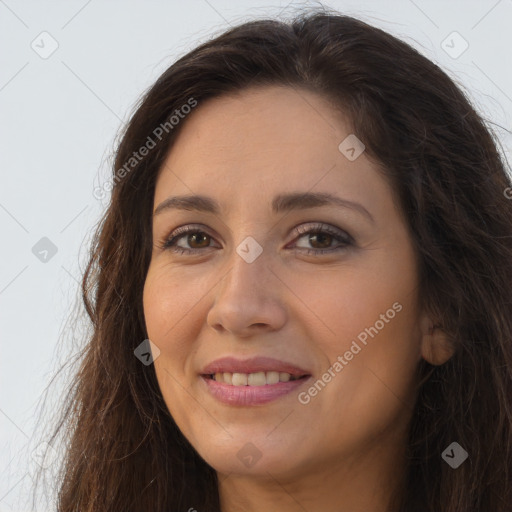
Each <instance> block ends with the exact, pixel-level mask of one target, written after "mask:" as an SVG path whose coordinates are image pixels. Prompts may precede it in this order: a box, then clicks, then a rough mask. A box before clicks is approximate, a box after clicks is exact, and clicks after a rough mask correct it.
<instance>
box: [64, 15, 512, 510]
mask: <svg viewBox="0 0 512 512" xmlns="http://www.w3.org/2000/svg"><path fill="white" fill-rule="evenodd" d="M508 187H510V180H509V178H508V177H507V175H506V172H505V165H504V162H503V161H502V159H501V158H500V155H499V153H498V151H497V149H496V145H495V141H494V139H493V136H492V135H491V133H490V132H489V131H488V129H487V128H486V126H485V125H484V122H483V121H482V119H481V117H480V116H479V115H478V114H477V113H476V112H475V110H474V109H473V107H472V106H471V105H470V103H469V101H468V100H467V99H466V97H465V96H464V94H463V93H462V92H461V91H460V90H459V89H458V88H457V87H456V86H455V85H454V83H453V82H452V81H451V80H450V79H449V78H448V77H447V75H446V74H445V73H444V72H443V71H441V70H440V69H439V68H438V67H437V66H436V65H434V64H433V63H431V62H430V61H429V60H427V59H426V58H424V57H423V56H421V55H420V54H419V53H418V52H417V51H416V50H414V49H412V48H411V47H410V46H408V45H407V44H405V43H403V42H401V41H399V40H398V39H396V38H394V37H392V36H391V35H389V34H387V33H385V32H383V31H382V30H380V29H377V28H374V27H371V26H369V25H367V24H365V23H363V22H361V21H359V20H356V19H354V18H351V17H348V16H341V15H337V14H327V13H325V12H323V13H314V12H313V13H310V14H304V15H303V16H301V17H299V18H297V19H296V20H295V21H293V22H292V23H289V24H286V23H281V22H277V21H272V20H268V21H257V22H251V23H246V24H243V25H241V26H238V27H235V28H232V29H230V30H229V31H227V32H226V33H224V34H222V35H220V36H219V37H217V38H215V39H213V40H212V41H210V42H207V43H205V44H203V45H201V46H200V47H198V48H196V49H195V50H193V51H191V52H190V53H189V54H187V55H185V56H184V57H182V58H181V59H179V60H178V61H177V62H176V63H174V64H173V65H172V66H171V67H170V68H169V69H168V70H167V71H166V72H165V73H164V74H163V75H162V76H161V77H160V78H159V79H158V80H157V82H156V83H155V84H154V85H153V87H151V89H150V90H149V91H148V92H147V94H146V95H145V96H144V98H143V99H142V100H141V102H140V105H139V107H138V108H137V110H136V112H135V114H134V115H133V117H132V118H131V120H130V122H129V123H128V126H127V127H126V130H125V132H124V134H123V137H122V140H121V142H120V144H119V146H118V149H117V153H116V161H115V169H114V176H113V190H112V198H111V202H110V205H109V207H108V210H107V212H106V214H105V217H104V220H103V222H102V224H101V225H100V227H99V229H98V232H97V237H96V239H95V244H94V247H93V248H92V251H91V258H90V262H89V265H88V268H87V271H86V273H85V276H84V279H83V295H84V301H85V305H86V308H87V312H88V314H89V316H90V318H91V320H92V324H93V327H94V331H93V334H92V337H91V339H90V340H89V342H88V345H87V349H86V351H85V354H84V357H83V361H82V365H81V368H80V371H79V373H78V375H77V377H76V379H75V385H74V387H73V393H72V394H71V395H70V402H69V407H68V409H67V412H66V415H65V418H64V423H63V425H67V432H69V448H68V451H67V459H66V462H65V466H64V467H63V473H62V481H61V487H60V493H59V506H58V510H59V511H61V512H64V511H75V510H80V511H109V510H112V511H114V510H116V511H119V510H122V511H132V510H133V511H140V510H144V511H150V510H151V511H186V510H189V511H191V510H197V511H199V512H201V511H209V512H213V511H222V512H232V511H235V510H246V511H252V510H269V511H270V510H279V511H288V510H290V511H292V510H293V511H295V510H308V511H320V510H321V511H324V512H329V511H372V512H380V511H401V512H410V511H431V512H434V511H435V512H439V511H444V512H456V511H457V512H463V511H464V512H468V511H474V512H476V511H479V512H482V511H493V512H494V511H511V510H512V492H511V488H512V472H511V470H512V450H511V446H512V430H511V427H512V341H511V340H512V314H511V313H512V296H511V295H512V291H511V290H512V288H511V287H510V275H511V271H512V238H511V234H512V209H511V206H512V204H511V203H510V201H509V200H508V199H507V194H506V190H509V188H508ZM149 340H151V341H149Z"/></svg>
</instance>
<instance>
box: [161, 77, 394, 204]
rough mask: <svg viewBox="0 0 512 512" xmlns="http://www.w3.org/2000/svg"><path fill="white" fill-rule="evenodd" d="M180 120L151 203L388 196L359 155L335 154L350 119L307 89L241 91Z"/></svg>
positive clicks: (278, 88) (344, 136)
mask: <svg viewBox="0 0 512 512" xmlns="http://www.w3.org/2000/svg"><path fill="white" fill-rule="evenodd" d="M182 122H184V125H183V126H182V127H181V131H180V132H179V135H178V137H177V138H176V140H175V142H174V144H173V147H172V149H171V151H170V152H169V154H168V156H167V158H166V160H165V162H164V165H163V166H162V169H161V170H160V174H159V177H158V180H157V187H156V191H155V204H159V203H160V202H161V201H163V200H164V199H165V198H166V197H167V196H168V195H169V194H170V193H174V194H193V193H197V194H208V195H215V196H216V197H217V198H218V200H219V202H220V203H221V204H228V203H230V202H231V201H234V200H236V197H245V198H251V197H252V198H255V200H256V199H258V200H259V201H263V200H266V201H267V202H270V198H271V197H273V196H274V195H275V194H276V193H283V192H286V191H294V192H295V191H298V190H303V191H306V190H312V189H315V190H318V191H322V192H336V191H343V192H345V191H346V192H347V193H349V194H350V195H351V198H352V199H354V200H363V198H364V197H365V196H368V195H369V194H370V195H371V194H373V195H376V194H383V193H386V192H387V190H386V184H385V183H384V182H383V180H382V179H381V178H380V176H379V175H378V173H377V172H376V170H375V167H374V166H373V164H372V163H371V162H370V160H368V159H367V158H366V156H365V155H364V153H363V154H362V155H361V156H360V157H358V158H357V159H356V160H354V161H350V160H348V159H347V158H346V157H345V156H344V155H343V154H342V153H341V152H340V150H339V149H338V146H339V145H340V143H341V142H342V141H343V140H344V139H345V138H346V137H347V136H348V135H350V134H351V133H352V130H351V127H350V123H349V121H348V119H346V118H345V117H344V116H343V114H342V113H341V112H340V110H338V109H335V108H334V107H333V106H332V105H331V104H330V103H329V102H328V101H327V100H326V99H325V98H323V97H321V96H320V95H318V94H315V93H312V92H310V91H305V90H301V89H294V88H291V87H265V88H257V89H249V90H244V91H241V92H239V93H237V94H234V95H229V96H223V97H220V98H214V99H211V100H208V101H206V102H205V103H204V104H199V105H198V107H196V109H195V110H194V111H193V112H192V113H191V114H189V116H188V117H187V118H186V119H185V120H184V121H182ZM235 191H236V195H234V193H235Z"/></svg>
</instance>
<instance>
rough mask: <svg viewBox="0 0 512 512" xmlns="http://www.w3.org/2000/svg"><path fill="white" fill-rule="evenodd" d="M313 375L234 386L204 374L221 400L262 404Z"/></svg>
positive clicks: (209, 386)
mask: <svg viewBox="0 0 512 512" xmlns="http://www.w3.org/2000/svg"><path fill="white" fill-rule="evenodd" d="M310 378H311V376H308V377H304V378H302V379H299V380H290V381H288V382H278V383H277V384H264V385H263V386H232V385H230V384H226V383H225V382H217V381H216V380H213V379H210V378H209V377H205V376H204V375H203V376H202V380H203V381H204V382H205V383H206V385H207V386H208V390H209V392H210V393H211V394H212V395H213V396H214V397H215V398H216V399H217V400H219V401H221V402H222V403H225V404H228V405H260V404H266V403H267V402H271V401H272V400H275V399H277V398H279V397H281V396H284V395H287V394H288V393H291V392H292V391H294V390H295V389H297V388H298V387H299V386H302V385H303V384H304V382H306V381H308V380H309V379H310Z"/></svg>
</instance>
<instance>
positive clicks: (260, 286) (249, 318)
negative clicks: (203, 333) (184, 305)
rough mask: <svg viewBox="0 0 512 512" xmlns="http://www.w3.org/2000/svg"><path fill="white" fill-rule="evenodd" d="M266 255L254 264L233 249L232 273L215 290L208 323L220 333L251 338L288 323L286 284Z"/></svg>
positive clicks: (263, 254) (229, 272) (230, 271)
mask: <svg viewBox="0 0 512 512" xmlns="http://www.w3.org/2000/svg"><path fill="white" fill-rule="evenodd" d="M268 260H269V258H268V257H267V255H266V253H265V249H264V250H263V253H262V254H261V255H260V256H259V257H258V258H257V259H256V260H254V261H252V262H251V263H248V262H247V261H245V260H244V259H243V258H242V257H240V255H239V254H238V253H237V252H236V251H235V250H233V254H232V256H231V261H230V263H231V265H230V267H231V268H230V270H228V271H227V273H226V274H225V276H224V278H223V279H222V280H221V281H220V282H219V283H218V285H217V286H216V287H215V288H214V290H215V291H214V303H213V305H212V307H211V308H210V311H209V312H208V316H207V323H208V325H209V326H211V327H212V328H213V329H215V330H217V331H219V332H229V333H231V334H233V335H235V336H237V337H250V336H251V335H254V334H260V333H262V332H265V331H269V332H270V331H275V330H278V329H280V328H281V327H282V326H283V325H284V324H285V322H286V310H285V307H284V304H283V302H282V298H283V297H282V294H283V284H282V282H281V281H280V280H279V279H278V278H277V277H276V275H275V271H273V270H271V268H270V267H269V261H268Z"/></svg>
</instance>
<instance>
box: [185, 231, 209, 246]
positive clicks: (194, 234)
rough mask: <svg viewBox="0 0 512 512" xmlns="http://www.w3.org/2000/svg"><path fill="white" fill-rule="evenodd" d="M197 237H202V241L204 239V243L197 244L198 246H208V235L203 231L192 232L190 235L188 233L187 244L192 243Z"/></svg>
mask: <svg viewBox="0 0 512 512" xmlns="http://www.w3.org/2000/svg"><path fill="white" fill-rule="evenodd" d="M197 238H202V239H203V241H206V242H207V243H206V245H205V244H199V246H200V247H208V245H209V240H208V239H209V236H208V235H206V234H205V233H192V234H191V235H189V237H188V239H189V244H190V245H192V244H194V243H196V242H197Z"/></svg>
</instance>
